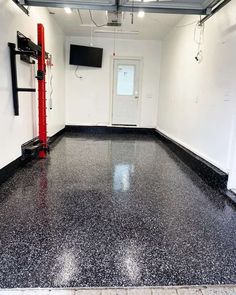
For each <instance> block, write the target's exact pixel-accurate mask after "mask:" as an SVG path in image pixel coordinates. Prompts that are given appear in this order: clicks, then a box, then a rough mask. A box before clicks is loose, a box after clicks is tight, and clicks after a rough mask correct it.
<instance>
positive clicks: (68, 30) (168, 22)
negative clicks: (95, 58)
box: [49, 8, 183, 40]
mask: <svg viewBox="0 0 236 295" xmlns="http://www.w3.org/2000/svg"><path fill="white" fill-rule="evenodd" d="M49 11H50V12H51V13H55V14H53V15H52V16H53V17H54V18H55V20H56V22H57V23H58V24H59V25H60V27H61V28H62V29H63V31H64V32H65V34H66V35H67V36H90V35H91V26H92V32H93V36H94V37H101V36H102V37H113V36H114V33H112V32H113V31H114V30H117V31H123V32H124V31H125V32H129V33H128V34H120V33H116V34H117V38H126V39H127V38H128V39H143V40H158V39H162V38H163V37H164V36H165V35H166V34H167V33H168V32H169V31H170V30H171V28H173V27H174V26H175V25H176V24H177V23H178V22H179V20H180V19H181V18H182V17H183V15H174V14H156V13H146V14H145V16H144V17H143V18H139V17H138V16H137V13H134V23H133V24H131V13H130V12H124V13H123V17H122V18H123V20H122V26H121V27H118V28H116V29H114V28H112V27H106V26H105V27H101V28H97V27H95V25H92V21H91V19H90V15H89V11H88V10H80V11H79V12H80V15H79V13H78V11H77V10H76V9H75V10H73V13H72V14H66V13H65V11H64V9H63V8H49ZM91 12H92V15H93V19H94V20H95V22H96V23H97V24H98V25H103V24H106V23H107V16H106V12H105V11H91ZM80 16H81V18H82V22H83V24H82V22H81V18H80ZM99 30H102V31H107V30H108V31H110V33H96V31H99ZM130 32H138V34H132V33H130Z"/></svg>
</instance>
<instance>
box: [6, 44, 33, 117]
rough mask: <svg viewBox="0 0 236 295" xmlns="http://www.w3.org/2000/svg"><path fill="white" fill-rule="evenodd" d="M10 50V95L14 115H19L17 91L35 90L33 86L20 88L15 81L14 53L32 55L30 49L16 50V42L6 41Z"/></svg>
mask: <svg viewBox="0 0 236 295" xmlns="http://www.w3.org/2000/svg"><path fill="white" fill-rule="evenodd" d="M8 47H9V50H10V62H11V79H12V96H13V106H14V114H15V116H19V98H18V92H35V91H36V89H35V88H20V87H18V83H17V69H16V55H18V54H20V55H21V54H24V55H30V56H32V54H33V52H32V51H17V50H16V44H14V43H8Z"/></svg>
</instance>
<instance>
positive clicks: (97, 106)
mask: <svg viewBox="0 0 236 295" xmlns="http://www.w3.org/2000/svg"><path fill="white" fill-rule="evenodd" d="M71 43H72V44H80V45H89V44H90V38H86V37H68V38H67V42H66V124H68V125H109V124H110V123H111V122H110V111H111V110H110V106H111V104H110V102H111V81H112V72H111V57H112V54H113V48H114V41H113V39H109V38H94V39H93V46H96V47H102V48H104V55H103V66H102V68H101V69H95V68H86V67H79V71H78V75H79V76H82V77H83V78H82V79H78V78H76V76H75V69H76V67H75V66H71V65H69V45H70V44H71ZM116 56H125V57H129V56H130V57H143V77H142V97H141V119H140V124H139V125H140V126H141V127H155V126H156V118H157V94H158V85H157V83H156V81H158V80H159V74H160V61H161V44H160V42H158V41H139V40H116Z"/></svg>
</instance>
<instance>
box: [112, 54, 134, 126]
mask: <svg viewBox="0 0 236 295" xmlns="http://www.w3.org/2000/svg"><path fill="white" fill-rule="evenodd" d="M113 73H114V77H113V104H112V124H113V125H129V126H136V125H137V124H138V106H139V92H140V89H139V88H140V85H139V75H140V60H129V59H116V60H114V71H113Z"/></svg>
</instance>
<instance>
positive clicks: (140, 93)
mask: <svg viewBox="0 0 236 295" xmlns="http://www.w3.org/2000/svg"><path fill="white" fill-rule="evenodd" d="M127 59H128V60H138V61H139V63H140V68H139V99H138V121H137V126H135V127H140V126H141V105H142V80H143V79H142V77H143V57H140V56H111V59H110V77H111V79H110V102H109V113H110V115H109V126H112V114H113V98H114V64H115V61H116V60H127ZM124 127H125V126H124Z"/></svg>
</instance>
